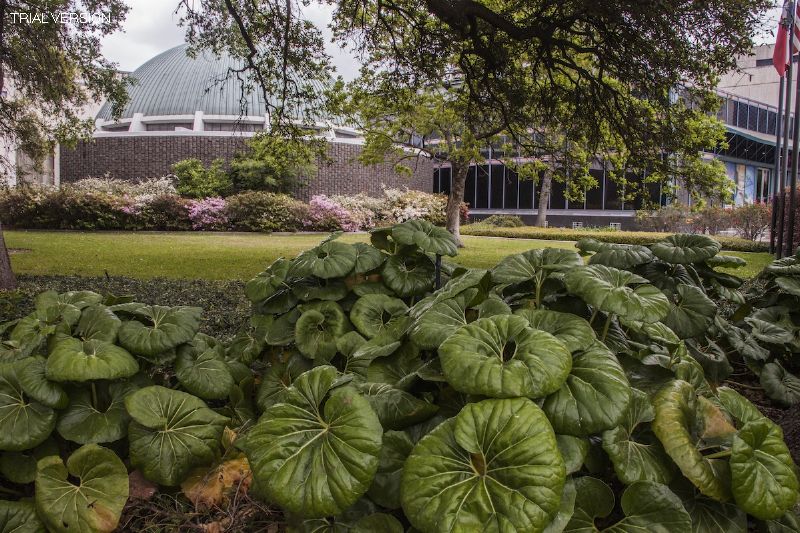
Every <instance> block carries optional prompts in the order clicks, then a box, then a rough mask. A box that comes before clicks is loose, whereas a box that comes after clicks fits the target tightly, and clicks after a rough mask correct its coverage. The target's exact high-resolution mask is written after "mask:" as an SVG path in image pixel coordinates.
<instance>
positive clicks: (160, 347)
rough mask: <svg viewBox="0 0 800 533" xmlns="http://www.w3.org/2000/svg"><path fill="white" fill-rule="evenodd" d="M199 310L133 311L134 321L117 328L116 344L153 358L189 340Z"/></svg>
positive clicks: (151, 308) (157, 308)
mask: <svg viewBox="0 0 800 533" xmlns="http://www.w3.org/2000/svg"><path fill="white" fill-rule="evenodd" d="M201 312H202V310H201V309H200V308H198V307H164V306H161V305H149V306H145V307H142V308H141V309H139V310H137V311H136V312H135V316H136V320H129V321H127V322H123V324H122V326H121V327H120V328H119V332H118V336H119V343H120V345H122V347H123V348H125V349H126V350H128V351H131V352H133V353H136V354H140V355H144V356H146V357H155V356H157V355H158V354H160V353H163V352H166V351H167V350H170V349H172V348H175V347H177V346H178V345H179V344H183V343H184V342H189V341H190V340H192V338H193V337H194V336H195V334H196V333H197V331H198V329H200V313H201Z"/></svg>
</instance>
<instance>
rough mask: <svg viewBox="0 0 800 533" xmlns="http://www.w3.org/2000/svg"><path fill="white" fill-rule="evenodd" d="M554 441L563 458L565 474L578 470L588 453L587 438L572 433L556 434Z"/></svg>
mask: <svg viewBox="0 0 800 533" xmlns="http://www.w3.org/2000/svg"><path fill="white" fill-rule="evenodd" d="M556 442H558V451H559V452H560V453H561V457H563V458H564V466H565V467H566V469H567V475H568V476H569V475H571V474H574V473H575V472H577V471H578V470H580V469H581V467H583V463H584V462H585V461H586V457H587V456H588V455H589V439H587V438H584V437H573V436H572V435H556Z"/></svg>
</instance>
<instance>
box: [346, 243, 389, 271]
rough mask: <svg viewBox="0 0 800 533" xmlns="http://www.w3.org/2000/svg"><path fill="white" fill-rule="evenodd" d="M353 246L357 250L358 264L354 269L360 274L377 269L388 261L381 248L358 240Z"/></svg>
mask: <svg viewBox="0 0 800 533" xmlns="http://www.w3.org/2000/svg"><path fill="white" fill-rule="evenodd" d="M353 248H354V249H355V251H356V264H355V266H354V267H353V270H354V271H355V272H356V273H358V274H364V273H366V272H369V271H371V270H375V269H376V268H378V267H379V266H381V265H382V264H383V262H384V261H386V256H385V255H384V254H383V253H381V251H380V250H378V249H377V248H375V247H374V246H370V245H369V244H367V243H364V242H357V243H356V244H354V245H353Z"/></svg>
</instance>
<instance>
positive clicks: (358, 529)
mask: <svg viewBox="0 0 800 533" xmlns="http://www.w3.org/2000/svg"><path fill="white" fill-rule="evenodd" d="M351 531H352V532H353V533H376V532H377V531H380V532H381V533H404V532H405V528H403V524H401V523H400V521H399V520H398V519H397V518H395V517H393V516H392V515H389V514H386V513H374V514H371V515H369V516H365V517H364V518H362V519H361V520H359V521H358V522H356V523H355V525H354V526H353V529H351Z"/></svg>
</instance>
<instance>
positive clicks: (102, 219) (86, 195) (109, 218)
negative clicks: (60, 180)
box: [0, 186, 130, 230]
mask: <svg viewBox="0 0 800 533" xmlns="http://www.w3.org/2000/svg"><path fill="white" fill-rule="evenodd" d="M127 206H128V201H127V200H126V199H124V198H121V197H118V196H112V195H109V194H105V193H102V192H91V191H84V190H79V189H74V188H72V187H69V186H65V187H63V188H61V189H55V188H39V187H28V186H25V187H17V188H13V189H7V190H4V191H2V192H1V193H0V213H1V214H0V217H2V221H3V224H4V225H7V226H8V227H17V228H28V229H70V230H109V229H122V228H124V227H125V226H126V225H127V224H128V223H129V220H130V215H129V214H128V213H127V212H126V207H127Z"/></svg>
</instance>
